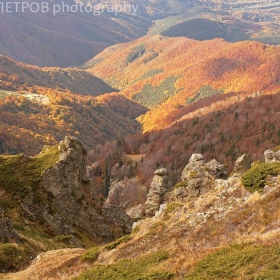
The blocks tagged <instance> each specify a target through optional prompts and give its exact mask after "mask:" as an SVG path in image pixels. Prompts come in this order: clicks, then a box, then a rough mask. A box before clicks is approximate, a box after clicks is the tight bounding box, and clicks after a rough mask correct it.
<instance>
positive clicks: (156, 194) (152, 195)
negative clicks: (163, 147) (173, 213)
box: [145, 168, 168, 217]
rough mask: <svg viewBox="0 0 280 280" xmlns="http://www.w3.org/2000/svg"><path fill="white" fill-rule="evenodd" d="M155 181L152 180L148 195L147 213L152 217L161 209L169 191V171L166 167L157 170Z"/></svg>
mask: <svg viewBox="0 0 280 280" xmlns="http://www.w3.org/2000/svg"><path fill="white" fill-rule="evenodd" d="M154 175H155V176H154V178H153V181H152V182H151V187H150V191H149V194H148V196H147V201H146V203H145V206H146V215H147V216H148V217H152V216H154V215H155V213H156V211H158V210H159V208H160V205H161V204H162V202H163V197H164V195H165V194H166V192H167V184H168V171H167V169H166V168H161V169H158V170H156V171H155V173H154Z"/></svg>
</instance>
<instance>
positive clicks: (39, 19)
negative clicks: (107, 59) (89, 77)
mask: <svg viewBox="0 0 280 280" xmlns="http://www.w3.org/2000/svg"><path fill="white" fill-rule="evenodd" d="M5 2H6V1H3V3H2V4H3V6H1V9H3V11H4V12H3V13H1V18H0V33H1V37H0V53H2V54H4V55H8V56H11V57H13V58H14V59H16V60H18V61H22V62H25V63H29V64H33V65H39V66H60V67H68V66H70V65H80V64H82V63H84V62H85V61H87V60H88V59H90V58H91V57H92V56H94V55H96V54H97V53H99V52H100V51H102V50H103V49H104V48H106V47H108V46H110V45H113V44H116V43H120V42H127V41H129V40H131V39H135V38H136V37H138V36H141V35H144V34H145V33H146V30H147V28H148V27H149V26H150V22H149V21H148V20H144V19H142V18H140V17H138V16H137V15H136V16H135V17H133V18H132V16H131V15H124V16H122V17H120V18H119V20H118V22H117V21H116V20H115V19H114V18H110V16H109V15H105V13H101V14H100V15H99V16H95V15H93V13H85V12H84V13H83V12H74V13H71V12H67V8H65V9H64V10H65V11H66V12H62V5H70V6H71V5H74V4H75V1H73V0H67V1H63V2H62V3H61V1H57V2H56V1H50V0H48V1H44V3H48V7H49V9H50V10H49V12H47V13H46V12H45V13H44V12H41V9H39V11H38V12H31V11H30V9H25V11H24V12H21V10H22V9H21V4H20V5H19V7H20V8H19V11H20V12H13V13H11V12H5V11H6V8H5V7H6V6H5V5H6V4H5ZM33 2H34V3H35V5H33V7H32V9H33V10H35V9H36V7H37V5H36V3H39V5H38V6H39V7H41V5H42V3H41V2H42V1H25V3H27V4H31V3H33ZM11 3H12V2H11ZM53 4H58V5H60V10H61V12H57V13H56V14H55V16H54V14H53V8H52V5H53ZM3 7H4V8H3ZM9 7H10V8H9V11H10V10H11V7H12V8H13V9H15V5H11V4H10V6H9ZM113 16H114V15H113Z"/></svg>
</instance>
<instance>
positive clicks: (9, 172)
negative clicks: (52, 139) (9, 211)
mask: <svg viewBox="0 0 280 280" xmlns="http://www.w3.org/2000/svg"><path fill="white" fill-rule="evenodd" d="M58 160H59V151H58V148H57V147H56V146H54V147H47V148H45V149H44V150H43V151H42V153H41V154H39V155H37V156H35V157H27V156H24V155H22V154H21V155H16V156H0V186H1V187H2V188H3V189H4V190H5V191H6V192H7V193H8V194H12V195H17V196H19V197H20V198H22V197H25V196H26V195H27V194H28V193H30V192H34V191H37V189H38V184H39V183H40V181H41V180H42V177H43V173H44V171H45V170H46V169H48V168H50V167H52V166H53V165H54V164H55V163H56V162H57V161H58Z"/></svg>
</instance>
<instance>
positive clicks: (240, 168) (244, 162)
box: [232, 154, 252, 177]
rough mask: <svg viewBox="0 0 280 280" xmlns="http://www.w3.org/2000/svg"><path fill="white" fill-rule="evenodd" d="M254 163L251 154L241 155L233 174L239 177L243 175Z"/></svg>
mask: <svg viewBox="0 0 280 280" xmlns="http://www.w3.org/2000/svg"><path fill="white" fill-rule="evenodd" d="M251 164H252V159H251V157H250V155H248V154H243V155H242V156H241V157H239V158H238V159H237V160H236V162H235V164H234V168H233V171H232V176H234V177H238V176H241V175H243V174H244V173H245V172H246V171H247V170H248V169H250V167H251Z"/></svg>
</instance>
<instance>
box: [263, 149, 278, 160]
mask: <svg viewBox="0 0 280 280" xmlns="http://www.w3.org/2000/svg"><path fill="white" fill-rule="evenodd" d="M264 161H265V162H268V163H271V162H276V161H280V150H279V151H276V152H273V151H271V150H267V151H265V152H264Z"/></svg>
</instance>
